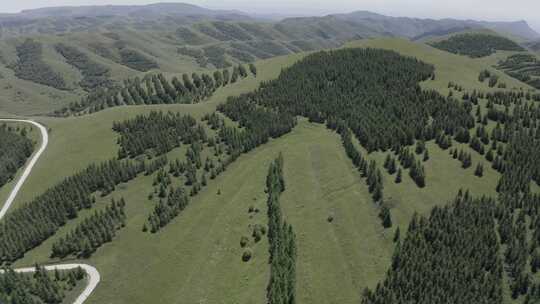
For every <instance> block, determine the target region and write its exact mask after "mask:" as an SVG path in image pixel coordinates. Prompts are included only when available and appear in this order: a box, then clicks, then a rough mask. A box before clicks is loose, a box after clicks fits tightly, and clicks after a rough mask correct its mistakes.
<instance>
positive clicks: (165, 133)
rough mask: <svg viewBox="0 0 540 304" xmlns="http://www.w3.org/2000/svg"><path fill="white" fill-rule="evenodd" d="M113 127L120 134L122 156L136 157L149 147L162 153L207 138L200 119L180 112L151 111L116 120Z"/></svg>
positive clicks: (120, 152)
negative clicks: (198, 120) (120, 120)
mask: <svg viewBox="0 0 540 304" xmlns="http://www.w3.org/2000/svg"><path fill="white" fill-rule="evenodd" d="M113 130H114V131H116V132H117V133H119V134H120V137H119V138H118V144H119V145H120V149H119V151H118V157H119V158H125V157H136V156H138V155H142V154H144V153H146V152H148V151H149V150H151V152H153V154H155V155H161V154H164V153H166V152H169V151H171V150H172V149H174V148H176V147H179V146H180V145H181V144H186V145H189V144H191V143H194V142H196V141H199V140H201V141H203V142H206V141H207V139H208V138H207V134H206V131H205V130H204V127H202V126H201V125H200V124H198V123H197V120H196V119H195V118H193V117H192V116H190V115H181V114H180V113H173V112H167V113H164V112H161V111H152V112H150V114H148V115H137V116H136V117H135V118H132V119H128V120H125V121H122V122H117V121H115V122H114V123H113Z"/></svg>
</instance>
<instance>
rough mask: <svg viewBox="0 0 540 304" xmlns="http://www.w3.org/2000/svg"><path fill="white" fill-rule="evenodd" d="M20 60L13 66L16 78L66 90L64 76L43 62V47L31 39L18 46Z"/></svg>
mask: <svg viewBox="0 0 540 304" xmlns="http://www.w3.org/2000/svg"><path fill="white" fill-rule="evenodd" d="M16 51H17V57H18V60H17V61H16V62H15V63H14V64H13V65H11V69H13V71H14V72H15V76H17V77H18V78H20V79H24V80H29V81H32V82H35V83H38V84H42V85H46V86H50V87H53V88H56V89H59V90H66V89H67V84H66V81H65V80H64V78H63V77H62V75H60V74H59V73H57V72H55V71H54V70H53V69H52V68H51V67H50V66H49V65H48V64H47V63H45V62H44V61H43V45H42V44H41V43H40V42H38V41H35V40H33V39H31V38H28V39H26V40H25V41H24V42H23V43H21V44H19V45H17V46H16Z"/></svg>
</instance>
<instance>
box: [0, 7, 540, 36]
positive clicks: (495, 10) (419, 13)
mask: <svg viewBox="0 0 540 304" xmlns="http://www.w3.org/2000/svg"><path fill="white" fill-rule="evenodd" d="M2 2H4V3H2V5H1V6H0V12H10V13H14V12H19V11H21V10H23V9H30V8H38V7H47V6H52V5H53V4H52V2H54V6H62V5H105V4H148V3H155V2H186V3H192V4H196V5H201V6H204V7H207V8H222V9H237V10H241V11H245V12H248V13H258V14H282V15H323V14H331V13H344V12H351V11H357V10H369V11H373V12H376V13H380V14H384V15H389V16H405V17H419V18H435V19H439V18H447V17H449V18H457V19H475V20H485V21H516V20H526V21H527V22H528V23H529V24H530V25H531V26H532V27H533V28H534V29H535V30H536V31H538V32H540V0H450V1H449V0H185V1H184V0H178V1H160V0H54V1H51V0H19V1H11V0H10V1H6V0H4V1H2Z"/></svg>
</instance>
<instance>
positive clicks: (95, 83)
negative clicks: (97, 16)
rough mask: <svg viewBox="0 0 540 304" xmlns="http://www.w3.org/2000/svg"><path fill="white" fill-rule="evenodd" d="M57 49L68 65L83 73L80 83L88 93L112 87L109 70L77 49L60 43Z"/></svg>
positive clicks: (56, 46)
mask: <svg viewBox="0 0 540 304" xmlns="http://www.w3.org/2000/svg"><path fill="white" fill-rule="evenodd" d="M55 49H56V51H57V52H58V53H60V54H61V55H62V56H64V58H65V59H66V61H67V63H69V64H71V65H72V66H74V67H76V68H77V69H79V71H81V74H82V76H83V79H82V80H81V82H80V83H79V84H80V86H81V87H82V88H83V89H85V90H86V91H91V90H94V89H96V88H99V87H110V86H112V80H111V79H110V78H109V69H108V68H107V67H105V66H104V65H102V64H99V63H97V62H95V61H93V60H91V59H90V57H88V55H87V54H85V53H83V52H81V51H80V50H78V49H77V48H75V47H72V46H69V45H66V44H63V43H58V44H56V45H55Z"/></svg>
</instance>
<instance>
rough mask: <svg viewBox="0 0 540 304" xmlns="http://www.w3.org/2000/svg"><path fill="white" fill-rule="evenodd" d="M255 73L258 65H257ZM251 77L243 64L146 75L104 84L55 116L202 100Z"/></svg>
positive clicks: (57, 112)
mask: <svg viewBox="0 0 540 304" xmlns="http://www.w3.org/2000/svg"><path fill="white" fill-rule="evenodd" d="M255 73H256V67H255ZM247 76H248V72H247V70H246V68H245V67H244V66H243V65H239V66H235V67H234V68H233V69H232V73H231V72H230V69H224V70H217V71H214V73H213V74H211V75H210V74H207V73H202V74H198V73H192V74H191V75H189V74H187V73H185V74H182V76H181V77H177V76H174V77H173V78H172V80H169V79H167V78H166V77H165V76H164V75H163V74H147V75H145V76H144V77H143V78H142V79H141V78H139V77H135V78H133V79H127V80H124V82H123V83H122V84H121V85H114V86H101V87H98V88H96V89H95V90H93V91H92V92H90V94H89V95H88V96H86V97H84V98H82V99H81V100H80V101H78V102H73V103H71V104H70V105H69V106H68V107H65V108H63V109H61V110H58V111H55V112H54V115H57V116H68V115H80V114H84V113H94V112H97V111H101V110H104V109H106V108H111V107H116V106H123V105H150V104H174V103H180V104H188V103H198V102H201V101H203V100H205V99H207V98H209V97H210V96H212V95H213V94H214V92H215V91H216V90H217V89H218V88H220V87H225V86H227V85H229V84H232V83H236V82H237V81H239V80H241V79H243V78H245V77H247Z"/></svg>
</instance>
